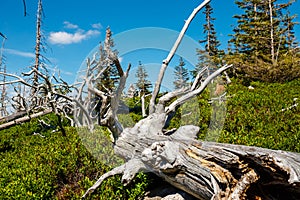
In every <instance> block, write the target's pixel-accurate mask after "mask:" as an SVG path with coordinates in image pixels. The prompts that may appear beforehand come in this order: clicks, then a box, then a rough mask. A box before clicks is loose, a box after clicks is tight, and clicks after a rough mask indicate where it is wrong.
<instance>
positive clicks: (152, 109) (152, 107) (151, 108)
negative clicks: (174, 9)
mask: <svg viewBox="0 0 300 200" xmlns="http://www.w3.org/2000/svg"><path fill="white" fill-rule="evenodd" d="M209 2H210V0H204V1H203V2H202V3H201V4H200V5H199V6H198V7H196V8H195V9H194V11H193V12H192V13H191V14H190V16H189V18H188V19H187V20H186V21H185V24H184V26H183V27H182V29H181V31H180V33H179V35H178V37H177V40H176V41H175V43H174V45H173V47H172V49H171V51H170V52H169V54H168V56H167V58H166V59H165V60H163V62H162V65H161V68H160V72H159V74H158V78H157V81H156V83H155V86H154V90H153V92H152V97H151V99H150V105H149V113H150V114H152V113H154V112H155V100H156V98H157V95H158V93H159V90H160V86H161V83H162V80H163V77H164V74H165V71H166V69H167V67H168V65H169V63H170V61H171V60H172V58H173V56H174V55H175V53H176V51H177V48H178V46H179V45H180V43H181V41H182V39H183V37H184V34H185V32H186V31H187V29H188V27H189V25H190V23H191V22H192V20H193V19H194V17H195V16H196V14H197V13H198V12H199V11H200V10H201V9H202V8H203V7H204V6H205V5H206V4H208V3H209Z"/></svg>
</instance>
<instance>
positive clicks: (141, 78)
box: [135, 61, 152, 97]
mask: <svg viewBox="0 0 300 200" xmlns="http://www.w3.org/2000/svg"><path fill="white" fill-rule="evenodd" d="M135 76H136V77H137V79H138V80H137V83H136V86H137V88H138V91H139V96H140V97H141V96H142V95H145V94H148V93H149V92H150V88H151V87H152V84H151V82H150V81H149V80H148V79H147V78H148V73H147V71H146V69H145V66H144V65H143V64H142V62H141V61H139V65H138V68H137V71H136V74H135Z"/></svg>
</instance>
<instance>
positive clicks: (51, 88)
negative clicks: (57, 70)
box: [0, 67, 73, 135]
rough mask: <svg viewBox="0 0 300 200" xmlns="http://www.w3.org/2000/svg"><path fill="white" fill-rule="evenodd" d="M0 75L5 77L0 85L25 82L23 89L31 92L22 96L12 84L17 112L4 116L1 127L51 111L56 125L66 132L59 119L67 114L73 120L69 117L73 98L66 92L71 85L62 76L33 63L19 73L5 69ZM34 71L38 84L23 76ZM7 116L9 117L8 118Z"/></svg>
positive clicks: (29, 75)
mask: <svg viewBox="0 0 300 200" xmlns="http://www.w3.org/2000/svg"><path fill="white" fill-rule="evenodd" d="M0 75H5V76H6V77H8V78H7V80H6V81H5V82H0V86H1V85H15V84H18V83H20V84H22V85H24V86H25V90H26V91H27V93H28V94H30V95H29V96H24V95H22V94H21V93H20V92H19V91H18V90H17V89H16V88H15V92H16V93H17V94H16V96H13V97H12V101H13V102H14V105H13V106H14V107H15V108H16V109H17V110H19V112H18V113H15V114H14V115H15V116H16V117H13V116H8V117H7V118H5V119H4V120H1V121H6V123H4V124H1V125H0V129H4V128H8V127H10V126H12V125H16V124H19V123H22V122H25V121H28V120H30V119H31V118H34V117H39V116H42V115H45V114H48V113H51V112H52V113H54V114H56V116H57V118H58V126H59V127H60V129H61V131H62V133H63V135H65V132H64V129H63V127H62V124H61V121H62V117H67V118H68V119H69V120H71V121H73V120H72V119H71V118H70V117H69V115H70V114H71V112H72V110H73V105H72V102H73V100H72V98H71V97H70V96H68V93H69V92H70V91H71V87H72V86H69V85H68V84H67V83H66V82H65V81H63V80H62V79H61V78H59V77H58V78H57V77H55V74H52V75H48V74H44V73H42V72H41V71H38V70H37V69H36V68H35V67H32V70H31V71H29V72H28V73H23V74H22V76H19V75H16V74H11V73H4V72H0ZM33 75H36V76H37V77H38V78H39V79H40V80H41V81H40V82H39V83H38V84H37V85H36V83H30V82H28V81H27V80H26V78H27V77H31V76H33ZM33 91H34V92H33ZM24 115H26V116H24ZM10 117H11V118H12V119H9V118H10Z"/></svg>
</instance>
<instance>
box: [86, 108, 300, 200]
mask: <svg viewBox="0 0 300 200" xmlns="http://www.w3.org/2000/svg"><path fill="white" fill-rule="evenodd" d="M165 117H166V114H164V113H162V114H152V115H150V116H148V117H147V118H146V119H143V120H141V121H140V122H139V123H137V124H136V125H135V127H134V128H127V129H125V130H124V131H123V133H122V134H121V136H120V137H119V139H118V141H117V142H116V145H115V148H114V149H115V153H116V154H118V155H120V156H122V157H123V158H125V159H126V160H127V162H126V163H125V164H124V165H122V166H120V167H117V168H115V169H113V170H112V171H110V172H108V173H106V174H104V175H103V176H101V177H100V179H99V180H98V181H97V182H96V183H95V184H94V186H93V187H91V188H90V189H89V190H88V191H87V192H86V194H85V196H86V195H87V194H88V193H89V192H91V191H93V190H94V189H96V188H97V187H98V186H99V185H100V184H101V183H102V181H103V180H104V179H105V178H108V177H110V176H113V175H115V174H123V177H122V182H123V183H124V184H125V185H126V184H127V183H129V182H130V181H131V179H132V178H133V177H134V176H135V174H136V173H138V172H140V171H146V172H152V173H155V174H156V175H158V176H159V177H162V178H163V179H165V180H166V181H167V182H169V183H170V184H171V185H173V186H175V187H176V188H179V189H181V190H183V191H185V192H187V193H189V194H191V195H193V196H194V197H196V198H198V199H226V200H227V199H300V154H298V153H292V152H285V151H279V150H270V149H264V148H259V147H249V146H242V145H233V144H221V143H214V142H205V141H199V140H196V139H195V138H196V136H197V133H198V131H199V128H198V127H196V126H192V125H188V126H183V127H180V128H179V129H178V130H176V131H175V132H167V133H164V132H163V131H162V130H163V129H162V128H163V124H164V123H163V122H164V119H165Z"/></svg>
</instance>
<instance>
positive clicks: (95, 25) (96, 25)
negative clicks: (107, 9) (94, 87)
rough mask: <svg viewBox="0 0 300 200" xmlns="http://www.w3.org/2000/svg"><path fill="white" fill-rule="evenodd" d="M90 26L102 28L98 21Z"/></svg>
mask: <svg viewBox="0 0 300 200" xmlns="http://www.w3.org/2000/svg"><path fill="white" fill-rule="evenodd" d="M92 27H93V28H94V29H101V28H102V25H101V24H100V23H97V24H92Z"/></svg>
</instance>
